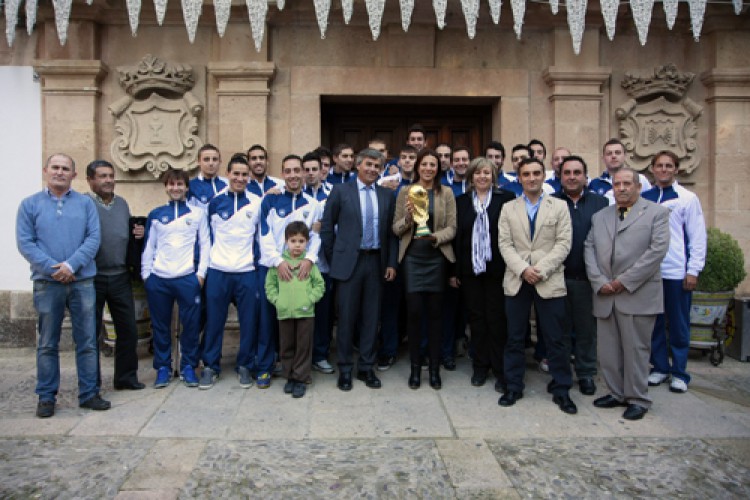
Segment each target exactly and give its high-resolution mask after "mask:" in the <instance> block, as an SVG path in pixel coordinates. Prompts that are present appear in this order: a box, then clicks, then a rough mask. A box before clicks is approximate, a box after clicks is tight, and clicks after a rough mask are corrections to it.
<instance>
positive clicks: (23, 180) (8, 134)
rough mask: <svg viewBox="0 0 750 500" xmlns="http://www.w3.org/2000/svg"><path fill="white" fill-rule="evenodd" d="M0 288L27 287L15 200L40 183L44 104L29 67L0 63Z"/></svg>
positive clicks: (29, 287) (26, 272)
mask: <svg viewBox="0 0 750 500" xmlns="http://www.w3.org/2000/svg"><path fill="white" fill-rule="evenodd" d="M0 110H2V111H1V112H0V116H2V119H1V120H0V152H2V160H0V177H1V178H2V179H3V184H4V185H5V189H3V196H0V213H2V214H3V216H2V217H0V234H2V235H4V236H3V237H2V241H0V262H2V265H0V290H25V291H30V290H31V280H30V279H29V277H30V276H31V272H30V271H29V264H28V262H26V260H24V258H23V257H21V254H19V253H18V250H17V249H16V211H17V210H18V204H19V203H21V200H23V199H24V198H25V197H27V196H28V195H30V194H32V193H34V192H36V191H38V190H39V189H41V186H42V161H43V159H42V104H41V94H40V85H39V83H38V82H35V81H34V70H33V68H31V67H30V66H23V67H22V66H0Z"/></svg>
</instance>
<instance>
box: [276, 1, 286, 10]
mask: <svg viewBox="0 0 750 500" xmlns="http://www.w3.org/2000/svg"><path fill="white" fill-rule="evenodd" d="M276 7H278V8H279V10H284V7H286V0H276Z"/></svg>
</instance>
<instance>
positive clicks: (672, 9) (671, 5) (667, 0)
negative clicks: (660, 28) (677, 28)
mask: <svg viewBox="0 0 750 500" xmlns="http://www.w3.org/2000/svg"><path fill="white" fill-rule="evenodd" d="M677 2H679V0H662V3H663V7H664V14H666V16H667V28H669V29H672V28H674V22H675V19H677Z"/></svg>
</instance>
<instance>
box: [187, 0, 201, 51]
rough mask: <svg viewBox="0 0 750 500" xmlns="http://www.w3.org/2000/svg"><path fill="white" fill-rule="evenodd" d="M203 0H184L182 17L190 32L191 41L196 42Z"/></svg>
mask: <svg viewBox="0 0 750 500" xmlns="http://www.w3.org/2000/svg"><path fill="white" fill-rule="evenodd" d="M202 8H203V0H182V18H183V19H184V20H185V28H187V32H188V40H190V43H194V42H195V32H196V31H197V30H198V20H199V19H200V17H201V9H202Z"/></svg>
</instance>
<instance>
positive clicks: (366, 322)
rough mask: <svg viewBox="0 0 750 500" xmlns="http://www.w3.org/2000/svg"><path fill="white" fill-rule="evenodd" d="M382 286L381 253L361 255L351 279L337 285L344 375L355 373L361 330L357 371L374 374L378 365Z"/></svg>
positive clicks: (340, 362)
mask: <svg viewBox="0 0 750 500" xmlns="http://www.w3.org/2000/svg"><path fill="white" fill-rule="evenodd" d="M382 282H383V277H382V271H381V268H380V255H379V254H378V253H377V252H372V253H364V252H360V253H359V255H358V257H357V264H356V265H355V266H354V271H353V272H352V275H351V276H350V277H349V279H348V280H346V281H337V286H338V292H337V293H338V296H337V304H338V313H339V323H338V330H337V331H336V350H337V355H338V365H339V370H340V371H341V373H351V371H352V367H353V365H354V363H353V361H352V355H353V347H352V343H353V339H354V332H355V330H357V329H358V330H359V360H358V362H357V369H358V370H360V371H366V370H370V369H372V365H373V364H374V363H375V355H376V350H375V343H376V342H377V339H378V322H379V320H380V299H381V297H380V291H381V288H382ZM357 320H359V322H358V321H357Z"/></svg>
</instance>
